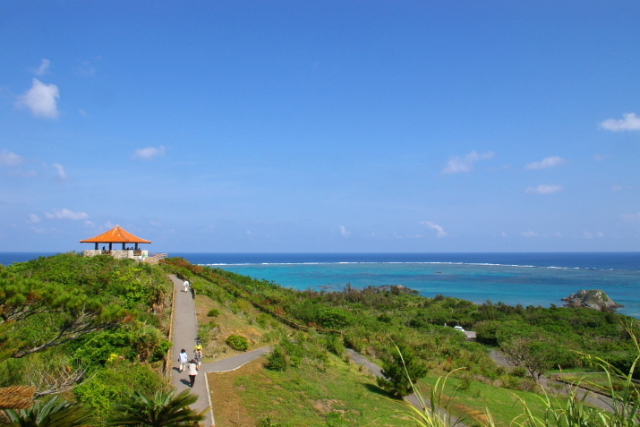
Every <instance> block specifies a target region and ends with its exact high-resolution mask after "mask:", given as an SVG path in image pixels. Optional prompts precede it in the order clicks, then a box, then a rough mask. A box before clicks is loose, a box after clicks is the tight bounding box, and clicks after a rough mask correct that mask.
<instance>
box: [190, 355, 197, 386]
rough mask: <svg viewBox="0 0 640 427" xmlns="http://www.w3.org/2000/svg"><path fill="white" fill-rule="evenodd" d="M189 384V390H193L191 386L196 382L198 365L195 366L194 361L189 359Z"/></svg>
mask: <svg viewBox="0 0 640 427" xmlns="http://www.w3.org/2000/svg"><path fill="white" fill-rule="evenodd" d="M188 369H189V382H190V383H191V388H193V384H194V383H195V382H196V375H198V365H197V364H196V360H195V359H191V360H190V361H189V367H188Z"/></svg>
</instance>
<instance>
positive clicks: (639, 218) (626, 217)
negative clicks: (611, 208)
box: [620, 212, 640, 221]
mask: <svg viewBox="0 0 640 427" xmlns="http://www.w3.org/2000/svg"><path fill="white" fill-rule="evenodd" d="M620 218H622V219H624V220H625V221H640V212H638V213H635V214H622V215H620Z"/></svg>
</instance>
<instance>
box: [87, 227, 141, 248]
mask: <svg viewBox="0 0 640 427" xmlns="http://www.w3.org/2000/svg"><path fill="white" fill-rule="evenodd" d="M80 243H95V244H96V245H97V244H98V243H109V244H111V243H122V245H123V246H124V245H125V244H126V243H135V245H136V247H137V246H138V243H151V240H145V239H141V238H140V237H138V236H134V235H133V234H131V233H129V232H128V231H127V230H125V229H124V228H122V227H120V226H119V225H116V226H115V227H113V228H112V229H111V230H109V231H106V232H104V233H102V234H100V235H98V236H96V237H92V238H90V239H85V240H80Z"/></svg>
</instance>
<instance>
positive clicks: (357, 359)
mask: <svg viewBox="0 0 640 427" xmlns="http://www.w3.org/2000/svg"><path fill="white" fill-rule="evenodd" d="M347 352H348V353H349V357H351V360H353V362H354V363H355V364H357V365H360V366H364V367H365V368H367V370H368V371H369V372H371V374H372V375H374V376H376V377H381V376H382V369H381V368H380V366H378V365H376V364H375V363H373V362H372V361H370V360H369V359H367V358H366V357H364V356H363V355H361V354H360V353H358V352H357V351H355V350H351V349H350V348H349V349H347ZM404 400H406V401H407V402H409V403H411V404H412V405H413V406H415V407H416V408H418V409H421V410H423V409H424V406H426V407H427V408H431V401H430V400H429V399H427V398H426V397H425V396H422V400H423V401H422V402H421V401H420V398H419V397H418V396H416V394H415V393H412V394H410V395H408V396H405V397H404ZM423 404H424V405H423ZM437 410H438V415H439V416H440V418H441V419H443V420H449V419H450V420H451V423H450V425H455V426H458V427H467V426H466V425H465V424H464V423H462V422H460V421H459V420H458V418H456V417H454V416H453V415H450V414H447V412H446V411H445V410H444V409H442V408H437Z"/></svg>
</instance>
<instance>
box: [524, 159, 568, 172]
mask: <svg viewBox="0 0 640 427" xmlns="http://www.w3.org/2000/svg"><path fill="white" fill-rule="evenodd" d="M564 163H565V160H564V159H563V158H562V157H558V156H553V157H547V158H545V159H542V160H541V161H539V162H533V163H529V164H528V165H527V166H526V169H531V170H537V169H547V168H553V167H556V166H560V165H562V164H564Z"/></svg>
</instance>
